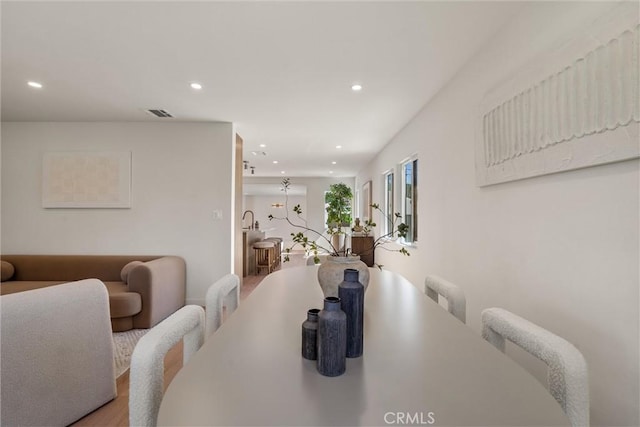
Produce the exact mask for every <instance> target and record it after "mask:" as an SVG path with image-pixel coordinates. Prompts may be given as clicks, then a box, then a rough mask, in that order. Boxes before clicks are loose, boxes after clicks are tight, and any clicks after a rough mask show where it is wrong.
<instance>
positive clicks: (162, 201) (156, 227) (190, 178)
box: [2, 123, 234, 302]
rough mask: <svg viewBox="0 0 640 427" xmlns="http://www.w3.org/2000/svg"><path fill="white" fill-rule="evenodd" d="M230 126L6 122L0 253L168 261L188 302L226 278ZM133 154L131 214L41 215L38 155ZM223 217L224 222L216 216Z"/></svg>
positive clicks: (80, 211) (229, 238)
mask: <svg viewBox="0 0 640 427" xmlns="http://www.w3.org/2000/svg"><path fill="white" fill-rule="evenodd" d="M233 144H234V134H233V127H232V125H231V124H230V123H170V124H169V123H2V253H5V254H10V253H14V254H16V253H26V254H141V255H146V254H170V255H179V256H182V257H183V258H185V260H186V263H187V300H188V301H192V302H203V301H204V294H205V291H206V289H207V287H208V286H209V285H210V284H211V283H213V281H214V279H217V278H219V277H221V276H222V275H224V274H226V273H229V272H230V271H231V264H232V260H231V254H232V233H231V230H232V229H233V216H232V207H233V202H232V197H233V193H232V186H233V182H232V177H233V174H232V165H233V163H232V152H233ZM73 150H86V151H131V152H132V205H131V209H43V208H42V203H41V187H42V184H41V176H42V157H43V153H45V152H49V151H73ZM214 210H220V211H222V220H214V219H213V211H214Z"/></svg>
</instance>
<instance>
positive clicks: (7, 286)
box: [0, 280, 66, 295]
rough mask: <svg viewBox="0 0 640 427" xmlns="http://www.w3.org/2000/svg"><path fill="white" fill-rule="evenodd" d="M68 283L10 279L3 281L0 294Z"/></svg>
mask: <svg viewBox="0 0 640 427" xmlns="http://www.w3.org/2000/svg"><path fill="white" fill-rule="evenodd" d="M61 283H66V282H64V281H60V280H10V281H8V282H2V285H0V295H8V294H14V293H16V292H23V291H32V290H34V289H40V288H46V287H47V286H52V285H59V284H61Z"/></svg>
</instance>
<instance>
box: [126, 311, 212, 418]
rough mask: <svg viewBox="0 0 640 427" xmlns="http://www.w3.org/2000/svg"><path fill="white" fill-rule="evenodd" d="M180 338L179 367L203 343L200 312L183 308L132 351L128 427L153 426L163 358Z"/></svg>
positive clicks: (157, 403)
mask: <svg viewBox="0 0 640 427" xmlns="http://www.w3.org/2000/svg"><path fill="white" fill-rule="evenodd" d="M183 338H184V347H183V357H182V361H183V365H185V364H186V363H187V362H188V361H189V359H190V358H191V356H193V354H194V353H195V352H196V351H198V349H199V348H200V347H201V346H202V343H203V341H204V309H203V308H202V307H200V306H198V305H187V306H184V307H182V308H181V309H180V310H178V311H176V312H175V313H173V314H172V315H171V316H169V317H167V318H166V319H164V320H163V321H162V322H160V323H158V324H157V325H156V326H154V327H153V328H151V330H150V331H149V332H147V333H146V334H145V335H144V336H143V337H142V338H140V341H138V344H137V345H136V347H135V348H134V350H133V354H132V355H131V367H130V376H129V425H131V426H155V425H156V424H157V419H158V410H159V409H160V402H162V396H163V393H164V391H163V390H164V357H165V355H166V354H167V352H168V351H169V350H170V349H171V348H172V347H173V346H174V345H176V344H177V343H178V342H180V340H182V339H183Z"/></svg>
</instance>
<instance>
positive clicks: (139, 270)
mask: <svg viewBox="0 0 640 427" xmlns="http://www.w3.org/2000/svg"><path fill="white" fill-rule="evenodd" d="M1 259H2V283H1V285H0V294H1V295H7V294H12V293H15V292H22V291H27V290H32V289H39V288H44V287H48V286H52V285H57V284H60V283H66V282H71V281H76V280H82V279H91V278H95V279H99V280H101V281H102V282H104V284H105V285H106V286H107V290H108V292H109V311H110V316H111V326H112V328H113V331H114V332H120V331H127V330H129V329H133V328H136V329H138V328H151V327H153V326H154V325H156V324H157V323H159V322H160V321H162V320H163V319H165V318H166V317H168V316H169V315H171V314H172V313H173V312H175V311H176V310H178V309H179V308H180V307H182V306H184V304H185V293H186V266H185V262H184V259H182V258H181V257H177V256H135V255H2V257H1ZM7 263H8V264H7ZM12 270H13V271H12Z"/></svg>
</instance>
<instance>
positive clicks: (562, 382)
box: [482, 308, 589, 427]
mask: <svg viewBox="0 0 640 427" xmlns="http://www.w3.org/2000/svg"><path fill="white" fill-rule="evenodd" d="M482 337H483V338H484V339H485V340H487V341H489V342H490V343H491V344H493V345H494V346H495V347H496V348H497V349H498V350H500V351H502V352H503V353H504V351H505V340H509V341H511V342H512V343H514V344H516V345H517V346H519V347H521V348H522V349H523V350H525V351H526V352H528V353H530V354H532V355H533V356H535V357H537V358H538V359H540V360H542V361H543V362H545V363H546V364H547V367H548V371H547V381H548V386H549V391H550V392H551V395H552V396H553V397H554V398H555V399H556V401H558V403H559V404H560V406H561V407H562V410H563V411H564V412H565V414H567V417H569V421H571V425H572V426H573V427H584V426H588V425H589V379H588V371H587V363H586V361H585V359H584V357H583V356H582V353H580V351H579V350H578V349H577V348H576V347H574V345H573V344H571V343H570V342H568V341H567V340H565V339H564V338H561V337H559V336H557V335H555V334H553V333H552V332H550V331H548V330H546V329H544V328H542V327H540V326H538V325H536V324H534V323H532V322H530V321H528V320H526V319H524V318H522V317H520V316H517V315H515V314H513V313H511V312H510V311H507V310H504V309H502V308H488V309H486V310H483V311H482Z"/></svg>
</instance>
